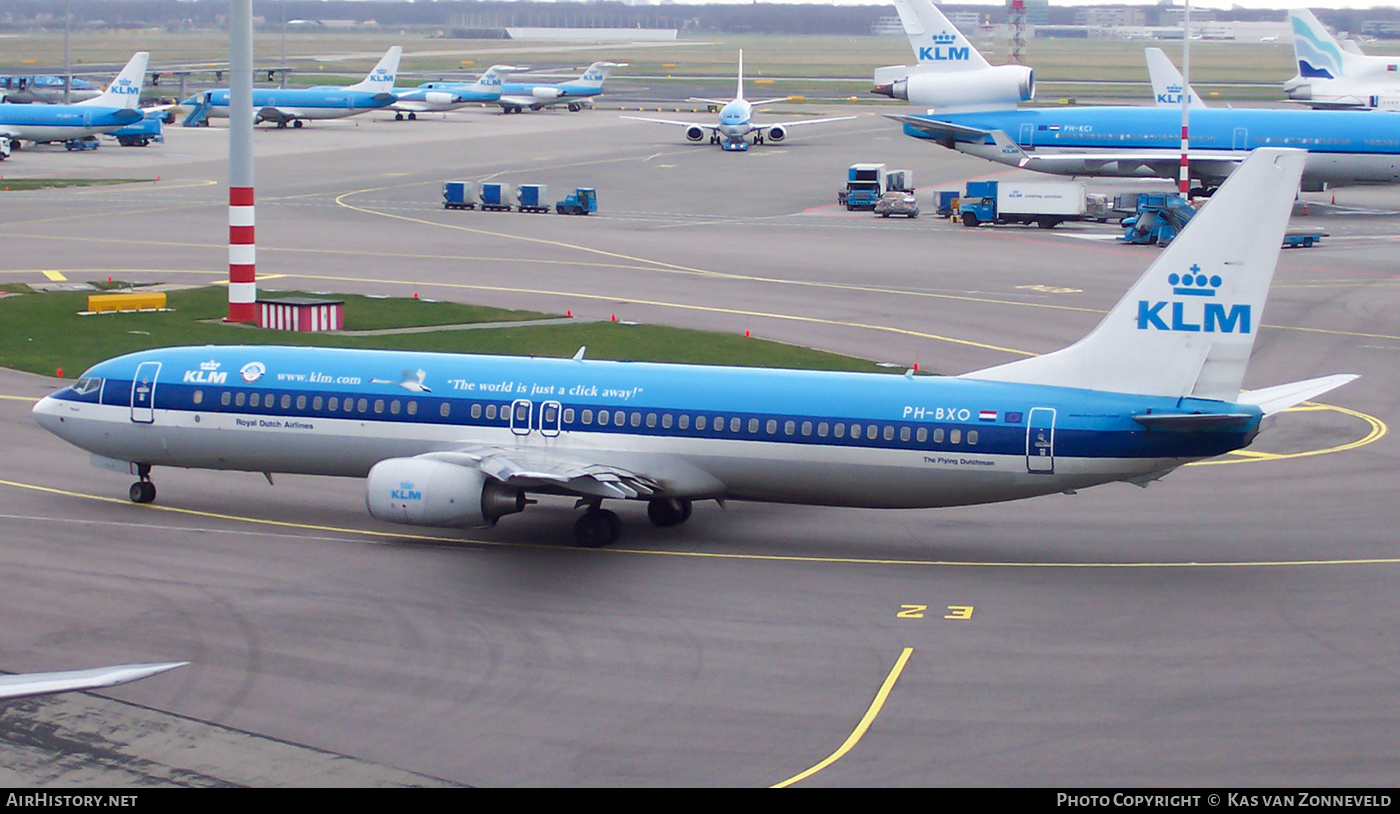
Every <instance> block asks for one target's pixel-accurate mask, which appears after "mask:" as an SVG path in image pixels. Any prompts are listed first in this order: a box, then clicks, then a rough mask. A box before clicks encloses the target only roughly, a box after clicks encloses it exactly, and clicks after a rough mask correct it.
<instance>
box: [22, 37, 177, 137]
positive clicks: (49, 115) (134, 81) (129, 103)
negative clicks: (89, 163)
mask: <svg viewBox="0 0 1400 814" xmlns="http://www.w3.org/2000/svg"><path fill="white" fill-rule="evenodd" d="M150 56H151V55H150V54H149V53H147V52H145V51H140V52H138V53H136V54H134V55H132V57H131V60H130V61H129V62H127V63H126V67H124V68H122V71H121V73H119V74H117V78H116V79H114V80H112V84H111V86H110V87H108V88H107V90H105V91H103V92H102V94H101V95H99V96H96V97H94V98H92V99H87V100H85V101H82V102H76V103H74V104H71V105H38V104H25V105H20V104H9V103H0V138H6V139H10V140H11V141H19V140H21V139H23V140H26V141H34V142H46V141H71V140H73V139H80V138H84V137H86V136H95V135H97V134H99V133H106V132H108V131H110V130H118V129H121V128H122V127H125V126H126V125H128V124H131V123H132V122H138V121H140V120H141V111H140V110H138V109H137V107H138V105H139V103H140V101H141V83H142V80H144V79H145V75H146V64H147V62H148V61H149V60H150Z"/></svg>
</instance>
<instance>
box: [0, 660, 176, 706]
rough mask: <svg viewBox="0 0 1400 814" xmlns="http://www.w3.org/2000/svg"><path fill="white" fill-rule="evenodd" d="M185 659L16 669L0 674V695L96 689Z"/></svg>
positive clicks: (172, 666) (161, 670) (162, 669)
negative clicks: (49, 670) (48, 670)
mask: <svg viewBox="0 0 1400 814" xmlns="http://www.w3.org/2000/svg"><path fill="white" fill-rule="evenodd" d="M186 664H189V662H188V661H174V662H165V663H162V664H118V665H116V666H114V667H97V668H95V669H92V670H64V671H62V672H57V673H20V674H18V675H6V676H0V698H28V697H30V696H33V695H51V694H53V693H60V692H72V691H74V690H96V689H99V688H101V687H112V686H115V685H117V684H126V683H127V682H129V681H136V680H138V679H142V678H148V677H150V676H153V675H156V674H158V673H164V672H166V671H167V670H174V669H175V668H176V667H183V666H185V665H186Z"/></svg>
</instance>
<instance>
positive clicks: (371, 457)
mask: <svg viewBox="0 0 1400 814" xmlns="http://www.w3.org/2000/svg"><path fill="white" fill-rule="evenodd" d="M1304 158H1305V155H1304V153H1302V152H1301V151H1296V150H1258V151H1255V153H1254V154H1253V156H1252V157H1251V158H1250V159H1249V160H1248V161H1247V162H1245V164H1244V166H1242V167H1241V168H1240V170H1239V171H1238V172H1236V173H1235V174H1234V175H1233V176H1232V177H1231V178H1230V179H1229V180H1228V181H1227V182H1226V183H1225V185H1224V186H1223V187H1221V189H1220V191H1219V194H1217V195H1216V197H1215V199H1214V200H1212V201H1211V203H1210V204H1209V206H1207V207H1206V208H1205V209H1204V210H1203V211H1202V212H1201V214H1200V215H1198V216H1197V217H1196V218H1194V219H1193V220H1192V221H1191V223H1190V225H1189V226H1187V228H1186V229H1185V230H1184V231H1183V232H1182V234H1181V235H1180V236H1179V237H1178V238H1177V239H1176V240H1175V241H1173V242H1172V244H1171V245H1170V246H1169V247H1168V248H1167V249H1166V250H1165V251H1163V252H1162V254H1161V255H1160V256H1159V257H1158V259H1157V261H1156V262H1154V263H1153V264H1152V266H1151V267H1150V268H1149V269H1148V270H1147V272H1146V273H1145V274H1144V275H1143V277H1142V278H1141V279H1140V280H1138V282H1137V283H1136V284H1135V285H1134V286H1133V287H1132V289H1131V290H1130V291H1129V292H1128V294H1127V296H1125V297H1124V298H1123V300H1122V301H1120V302H1119V303H1118V305H1117V306H1115V307H1114V308H1113V310H1112V311H1111V312H1110V313H1109V315H1108V316H1107V317H1106V318H1105V319H1104V321H1103V322H1102V323H1101V324H1100V325H1099V326H1098V328H1096V329H1095V330H1094V331H1093V332H1091V333H1090V334H1089V335H1088V336H1087V337H1085V338H1084V339H1082V340H1080V341H1079V342H1078V343H1076V344H1074V345H1072V346H1070V347H1068V348H1065V349H1063V350H1060V351H1057V352H1055V353H1051V354H1047V355H1045V356H1040V357H1035V358H1031V359H1024V360H1020V361H1016V362H1011V363H1009V364H1004V365H1000V366H997V367H993V368H989V369H986V370H980V371H977V372H974V373H968V374H965V375H962V376H958V377H933V376H914V375H912V374H906V375H904V376H897V375H881V374H850V373H829V372H804V371H791V370H760V369H740V368H728V367H704V366H693V365H667V364H642V363H622V362H604V361H585V360H584V359H583V354H582V353H580V354H579V355H578V356H576V357H575V358H574V359H540V358H518V357H501V356H470V355H455V354H435V353H412V352H399V351H371V350H324V349H315V348H286V347H262V346H230V347H213V346H210V347H186V348H167V349H161V350H151V351H144V352H140V353H135V354H130V355H127V356H122V357H119V358H116V359H112V360H110V361H107V362H102V363H100V364H98V365H96V366H94V367H93V368H92V369H90V370H88V371H87V372H85V373H84V374H83V376H82V377H81V378H80V379H79V380H78V381H77V383H75V384H74V385H72V386H70V387H66V388H64V389H62V390H59V391H58V392H56V393H54V394H52V395H50V396H48V397H46V398H44V399H43V400H42V401H40V402H39V404H38V405H36V406H35V408H34V416H35V418H36V419H37V420H38V421H39V423H40V424H41V425H43V427H44V428H45V429H48V430H49V431H51V432H53V433H54V434H56V435H58V436H59V437H61V438H63V439H65V440H67V441H69V442H71V443H73V444H75V445H77V446H79V447H81V448H83V449H85V450H88V451H89V452H91V453H92V454H93V456H94V462H95V463H97V464H98V465H101V466H104V467H107V468H113V469H117V470H120V471H124V472H125V471H129V472H131V473H132V474H135V475H137V476H138V478H139V480H137V481H136V482H135V483H133V484H132V485H131V490H130V495H131V499H132V500H134V501H137V502H148V501H150V500H153V499H154V498H155V487H154V485H153V483H152V480H151V472H152V469H153V468H156V467H162V466H172V467H195V468H205V469H233V470H245V471H253V472H264V473H268V475H269V480H270V479H271V473H273V472H298V473H308V474H319V475H343V476H347V477H366V478H367V484H366V498H365V500H366V503H367V505H368V508H369V511H370V513H371V514H372V515H373V516H374V517H376V518H379V519H381V520H387V521H392V522H396V523H406V524H410V525H420V526H444V527H463V528H465V527H478V526H486V525H491V524H493V523H495V521H496V520H497V519H499V518H500V517H502V516H504V515H508V514H512V513H514V512H518V511H521V510H522V509H524V508H525V506H526V505H527V503H528V502H529V501H528V500H527V495H528V494H530V493H544V494H555V495H571V496H575V497H577V498H579V499H580V504H581V505H583V506H586V507H587V511H586V512H584V514H583V515H582V516H581V517H580V518H579V520H578V521H577V523H576V525H575V536H576V538H577V541H578V542H579V543H580V544H581V545H586V546H597V545H604V544H607V543H610V542H612V541H613V540H615V539H616V538H617V536H618V533H619V523H618V518H617V516H616V514H614V513H613V512H611V511H609V510H607V509H604V508H602V506H601V504H602V502H603V501H604V500H614V499H629V500H644V501H647V502H648V515H649V516H650V518H651V520H652V521H653V522H654V523H656V524H658V525H674V524H677V523H682V522H684V521H685V520H686V519H687V518H688V517H689V516H690V512H691V505H692V502H693V501H696V500H703V499H717V500H752V501H769V502H781V503H795V504H808V505H829V506H861V507H881V508H916V507H933V506H958V505H966V504H975V503H989V502H993V501H1002V500H1014V499H1018V498H1026V497H1032V496H1035V495H1044V494H1051V493H1055V492H1065V491H1072V490H1075V489H1081V488H1084V487H1087V486H1093V485H1095V484H1100V483H1107V482H1111V481H1128V482H1132V483H1138V484H1146V483H1147V482H1149V481H1152V480H1155V479H1157V478H1160V477H1162V476H1164V475H1166V474H1167V473H1169V472H1171V471H1172V470H1174V469H1176V468H1177V467H1179V466H1181V465H1183V464H1185V463H1187V462H1189V461H1193V460H1198V459H1201V458H1210V457H1213V456H1216V455H1221V454H1223V453H1226V452H1229V451H1231V450H1236V449H1240V448H1242V447H1245V446H1248V445H1249V443H1250V442H1251V441H1252V440H1253V438H1254V437H1255V434H1256V433H1258V432H1259V430H1260V422H1261V421H1262V420H1263V419H1264V418H1265V417H1267V416H1269V415H1271V414H1273V413H1276V412H1278V411H1280V410H1283V409H1285V408H1287V407H1289V406H1292V405H1294V404H1297V403H1299V402H1301V401H1303V400H1305V399H1308V398H1312V397H1314V396H1316V395H1318V394H1320V393H1323V392H1326V391H1328V390H1331V389H1332V388H1334V387H1337V386H1340V385H1341V384H1344V383H1345V382H1347V381H1350V380H1351V379H1352V378H1354V377H1352V376H1346V375H1339V376H1329V377H1325V378H1321V379H1313V380H1310V381H1304V382H1298V383H1295V384H1291V385H1282V386H1278V387H1272V388H1267V389H1264V390H1256V391H1253V392H1249V393H1244V394H1241V392H1240V385H1241V382H1242V380H1243V377H1244V373H1245V366H1246V364H1247V362H1248V360H1249V356H1250V352H1251V349H1252V347H1253V345H1254V339H1255V336H1256V335H1257V332H1258V330H1259V326H1260V325H1261V323H1262V320H1263V309H1264V302H1265V299H1266V296H1267V293H1268V289H1269V284H1270V280H1271V279H1272V277H1273V272H1274V265H1275V263H1276V262H1277V260H1278V254H1279V247H1280V245H1281V243H1282V239H1283V234H1284V230H1285V227H1286V226H1287V223H1288V217H1289V214H1290V211H1291V208H1292V202H1293V194H1294V190H1295V189H1297V185H1298V177H1299V175H1300V174H1301V172H1302V167H1303V161H1304ZM1245 223H1248V224H1250V227H1251V228H1249V229H1242V228H1240V226H1241V224H1245Z"/></svg>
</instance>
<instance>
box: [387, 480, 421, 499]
mask: <svg viewBox="0 0 1400 814" xmlns="http://www.w3.org/2000/svg"><path fill="white" fill-rule="evenodd" d="M389 499H390V500H422V499H423V493H422V492H420V491H418V490H417V489H415V488H413V481H403V482H401V483H400V484H399V488H397V489H391V490H389Z"/></svg>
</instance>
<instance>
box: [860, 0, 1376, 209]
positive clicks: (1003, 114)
mask: <svg viewBox="0 0 1400 814" xmlns="http://www.w3.org/2000/svg"><path fill="white" fill-rule="evenodd" d="M908 2H917V3H926V2H928V0H908ZM935 11H936V9H935ZM969 47H970V46H969ZM974 50H975V49H974ZM968 76H969V72H967V71H961V72H957V73H956V74H947V75H946V77H947V79H946V81H949V82H954V81H956V82H966V81H967V79H966V78H967V77H968ZM960 98H962V97H960ZM990 98H991V99H992V101H993V102H995V104H992V103H988V104H978V103H977V102H976V100H975V99H966V98H963V99H962V103H961V104H958V105H953V106H950V107H948V108H946V109H938V110H934V111H931V112H929V113H927V114H886V115H887V116H888V117H889V118H891V119H894V120H895V121H898V122H900V123H901V124H903V125H904V132H905V134H906V135H909V136H913V137H914V138H919V139H927V140H929V141H933V142H935V143H937V144H940V145H942V146H944V147H947V148H949V149H953V150H957V151H959V152H964V153H968V154H969V155H976V156H980V157H982V158H986V159H988V160H990V161H996V162H999V163H1002V164H1009V165H1011V166H1013V167H1021V168H1024V169H1028V170H1034V171H1036V172H1045V173H1052V174H1056V175H1076V176H1112V177H1146V178H1167V179H1175V178H1176V177H1177V176H1178V174H1179V172H1180V169H1181V115H1180V110H1179V108H1173V107H1167V106H1154V107H1125V106H1116V107H1094V106H1083V107H1058V108H1039V109H1025V110H1021V109H1017V108H1016V107H1015V105H1014V104H1013V103H1011V102H1009V101H1007V100H1006V99H1005V98H1004V96H1001V95H992V96H991V97H990ZM997 100H1000V101H997ZM1190 136H1191V143H1190V155H1189V157H1190V162H1191V175H1192V178H1193V180H1195V181H1197V182H1198V183H1200V184H1201V186H1202V187H1203V188H1204V189H1205V190H1206V191H1207V192H1209V191H1210V190H1213V189H1214V188H1216V187H1217V186H1219V185H1220V183H1221V182H1222V181H1223V180H1224V179H1225V178H1226V177H1227V176H1228V175H1229V174H1230V173H1231V172H1232V171H1233V170H1234V169H1235V168H1236V167H1238V166H1239V164H1240V162H1241V161H1243V160H1244V159H1245V157H1246V156H1248V155H1249V152H1250V151H1251V150H1253V149H1256V148H1258V147H1297V148H1302V149H1306V150H1307V151H1308V159H1307V164H1306V166H1305V167H1304V170H1303V180H1302V188H1303V190H1304V191H1310V192H1311V191H1320V190H1323V189H1327V188H1329V187H1338V186H1357V185H1379V184H1395V183H1400V117H1391V116H1372V115H1369V114H1368V113H1366V112H1364V111H1344V110H1268V109H1232V108H1203V109H1198V110H1195V111H1194V112H1192V113H1191V127H1190Z"/></svg>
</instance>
